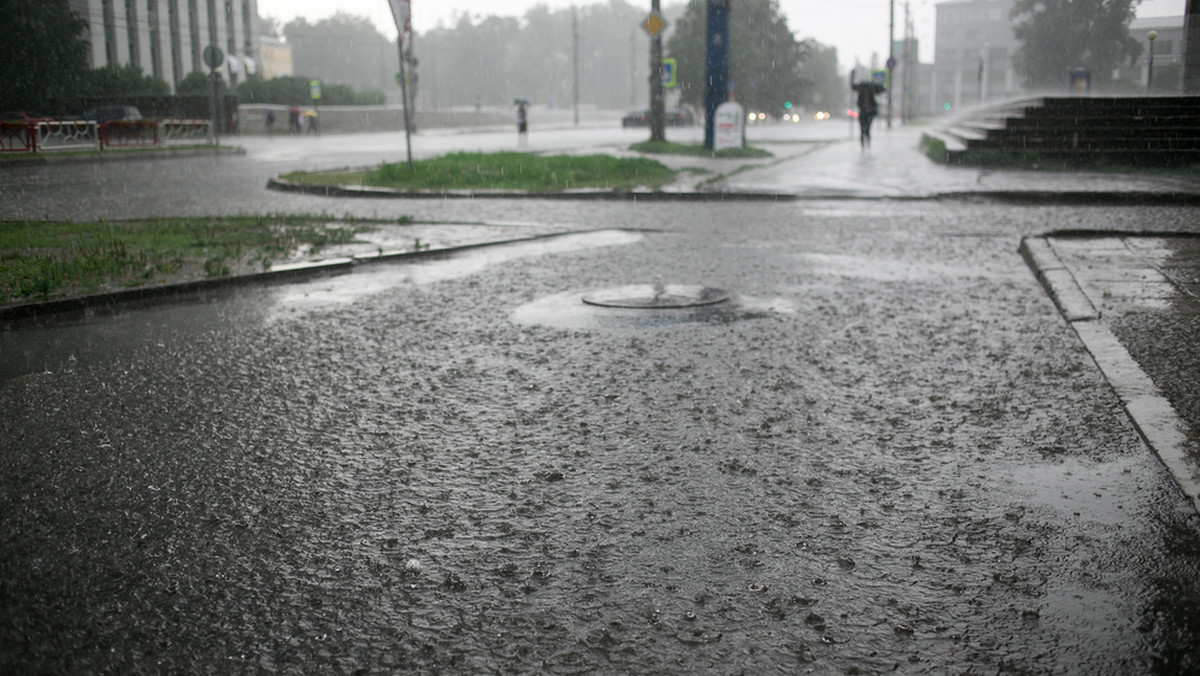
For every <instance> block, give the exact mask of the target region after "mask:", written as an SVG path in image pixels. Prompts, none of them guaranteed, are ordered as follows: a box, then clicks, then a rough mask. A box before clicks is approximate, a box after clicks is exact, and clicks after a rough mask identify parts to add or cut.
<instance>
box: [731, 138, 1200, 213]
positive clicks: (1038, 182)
mask: <svg viewBox="0 0 1200 676" xmlns="http://www.w3.org/2000/svg"><path fill="white" fill-rule="evenodd" d="M924 131H925V129H924V128H923V127H919V126H916V127H901V126H896V127H894V128H893V129H891V130H890V131H889V130H888V129H887V128H886V126H884V125H879V128H878V129H876V130H875V131H874V139H873V143H872V145H871V147H870V148H867V149H863V148H860V147H859V144H858V141H857V140H856V139H855V140H849V139H846V140H845V141H844V142H839V143H833V144H831V145H828V146H825V147H822V148H820V149H818V150H816V151H815V152H813V153H811V154H807V155H803V156H800V157H796V158H794V159H784V160H783V161H781V162H776V163H773V164H769V165H767V166H765V167H763V168H761V169H755V170H750V171H743V172H740V173H737V174H734V175H732V176H730V177H728V178H727V179H725V180H724V181H722V182H721V183H720V184H719V185H717V186H714V188H716V189H724V190H729V191H734V192H767V193H789V194H794V195H797V196H798V197H802V198H809V199H812V198H842V199H847V198H849V199H878V198H897V199H928V198H934V197H953V196H960V197H966V196H976V195H981V196H989V195H990V196H993V197H997V198H1019V197H1020V196H1021V195H1022V194H1024V195H1025V197H1026V198H1027V199H1037V200H1040V201H1046V200H1047V198H1048V197H1052V196H1054V195H1059V196H1070V197H1071V199H1072V200H1073V201H1074V202H1080V201H1083V200H1084V199H1085V198H1087V197H1088V196H1094V197H1096V198H1097V200H1112V199H1113V198H1114V197H1118V198H1125V199H1126V201H1132V200H1130V199H1129V198H1144V199H1145V200H1147V201H1153V199H1154V198H1167V197H1168V196H1171V195H1185V196H1188V197H1190V198H1191V199H1194V200H1196V201H1197V202H1200V175H1190V176H1185V175H1179V174H1153V173H1148V172H1140V173H1129V174H1119V173H1102V172H1049V171H1047V172H1041V171H1019V170H991V169H978V168H972V167H957V166H948V165H944V164H938V163H936V162H933V161H932V160H930V159H929V158H927V157H925V155H924V154H922V152H921V150H920V149H919V148H918V145H919V144H920V141H921V134H922V133H923V132H924ZM751 141H752V142H753V143H754V144H755V145H757V146H760V147H764V148H766V149H768V150H770V151H771V152H773V153H775V154H776V155H777V156H779V157H787V154H788V153H789V152H791V150H792V149H794V147H795V146H789V145H783V144H775V143H772V142H771V141H770V140H767V139H764V140H763V141H755V140H754V139H753V138H752V139H751Z"/></svg>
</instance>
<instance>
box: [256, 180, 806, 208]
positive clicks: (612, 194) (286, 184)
mask: <svg viewBox="0 0 1200 676" xmlns="http://www.w3.org/2000/svg"><path fill="white" fill-rule="evenodd" d="M267 189H268V190H278V191H280V192H294V193H301V194H306V195H320V196H323V197H374V198H388V199H469V200H473V199H509V200H518V199H540V200H546V199H550V200H575V201H587V200H611V201H630V202H735V201H768V202H791V201H795V200H798V199H800V197H799V196H798V195H793V194H790V193H762V192H717V191H713V192H706V191H678V192H675V191H665V190H603V189H582V190H563V191H559V192H518V191H509V192H499V191H497V192H486V191H484V192H480V191H474V190H445V191H432V190H412V191H409V190H394V189H392V188H373V187H369V186H356V185H305V184H301V183H295V182H292V181H288V180H285V179H281V178H272V179H268V180H267Z"/></svg>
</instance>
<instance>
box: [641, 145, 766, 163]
mask: <svg viewBox="0 0 1200 676" xmlns="http://www.w3.org/2000/svg"><path fill="white" fill-rule="evenodd" d="M629 149H630V150H632V151H634V152H636V153H646V154H648V155H685V156H687V157H706V158H715V159H719V160H725V159H728V160H759V159H763V158H767V157H774V155H772V154H771V153H769V152H767V151H765V150H763V149H761V148H748V147H747V148H726V149H724V150H719V151H714V150H709V149H708V148H705V147H704V146H702V145H688V144H684V143H674V142H672V141H643V142H641V143H635V144H633V145H631V146H629Z"/></svg>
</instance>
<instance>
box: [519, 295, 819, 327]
mask: <svg viewBox="0 0 1200 676" xmlns="http://www.w3.org/2000/svg"><path fill="white" fill-rule="evenodd" d="M653 286H654V285H650V284H646V285H631V286H625V287H617V288H616V289H577V290H574V291H566V292H563V293H558V294H554V295H553V296H547V297H545V298H540V299H538V300H535V301H533V302H532V303H526V304H525V305H522V306H521V307H519V308H517V309H516V310H514V311H513V313H512V315H511V318H512V320H513V321H514V322H516V323H518V324H527V325H541V326H551V327H554V328H560V329H618V330H621V329H653V328H661V327H670V326H678V325H680V324H728V323H730V322H734V321H739V320H742V319H756V318H761V317H769V316H772V315H777V314H788V315H790V314H795V313H796V312H798V311H799V306H798V305H797V304H796V302H795V301H793V300H791V299H789V298H781V297H776V298H757V297H754V296H739V295H730V296H725V295H724V294H720V295H719V296H718V295H713V296H705V297H706V298H708V300H710V301H713V302H704V303H702V304H691V305H687V304H680V306H661V307H653V306H648V305H635V304H633V303H632V302H631V303H627V304H625V305H624V306H620V304H619V303H618V304H617V305H616V306H614V305H606V304H599V303H596V302H595V301H596V300H597V298H600V299H608V298H610V297H611V298H616V299H617V300H618V301H619V300H620V298H619V297H624V296H626V295H629V294H633V295H632V296H631V297H633V298H635V299H638V298H641V297H642V296H639V295H638V292H639V291H640V290H643V289H647V288H653ZM665 288H666V290H667V291H671V290H675V291H677V292H680V293H683V292H686V294H685V297H688V298H693V297H700V296H698V295H697V294H696V293H695V290H697V289H704V288H705V287H699V286H690V285H674V284H668V285H665ZM709 291H712V290H709ZM717 298H719V300H714V299H717ZM588 299H591V301H592V302H589V301H588Z"/></svg>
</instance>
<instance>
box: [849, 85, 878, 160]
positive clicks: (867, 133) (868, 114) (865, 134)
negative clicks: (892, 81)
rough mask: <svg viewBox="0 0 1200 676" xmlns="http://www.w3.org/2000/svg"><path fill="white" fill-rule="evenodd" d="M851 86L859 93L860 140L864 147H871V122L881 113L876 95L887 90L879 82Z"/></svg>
mask: <svg viewBox="0 0 1200 676" xmlns="http://www.w3.org/2000/svg"><path fill="white" fill-rule="evenodd" d="M850 87H851V89H853V90H854V91H855V92H857V94H858V126H859V129H860V130H861V134H860V136H859V138H858V142H859V145H861V146H862V147H864V148H869V147H870V146H871V122H872V121H874V119H875V116H876V115H878V114H879V104H878V103H876V101H875V95H876V94H880V93H882V92H884V91H886V90H885V89H884V87H883V85H881V84H879V83H878V82H858V83H856V84H853V85H850Z"/></svg>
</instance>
